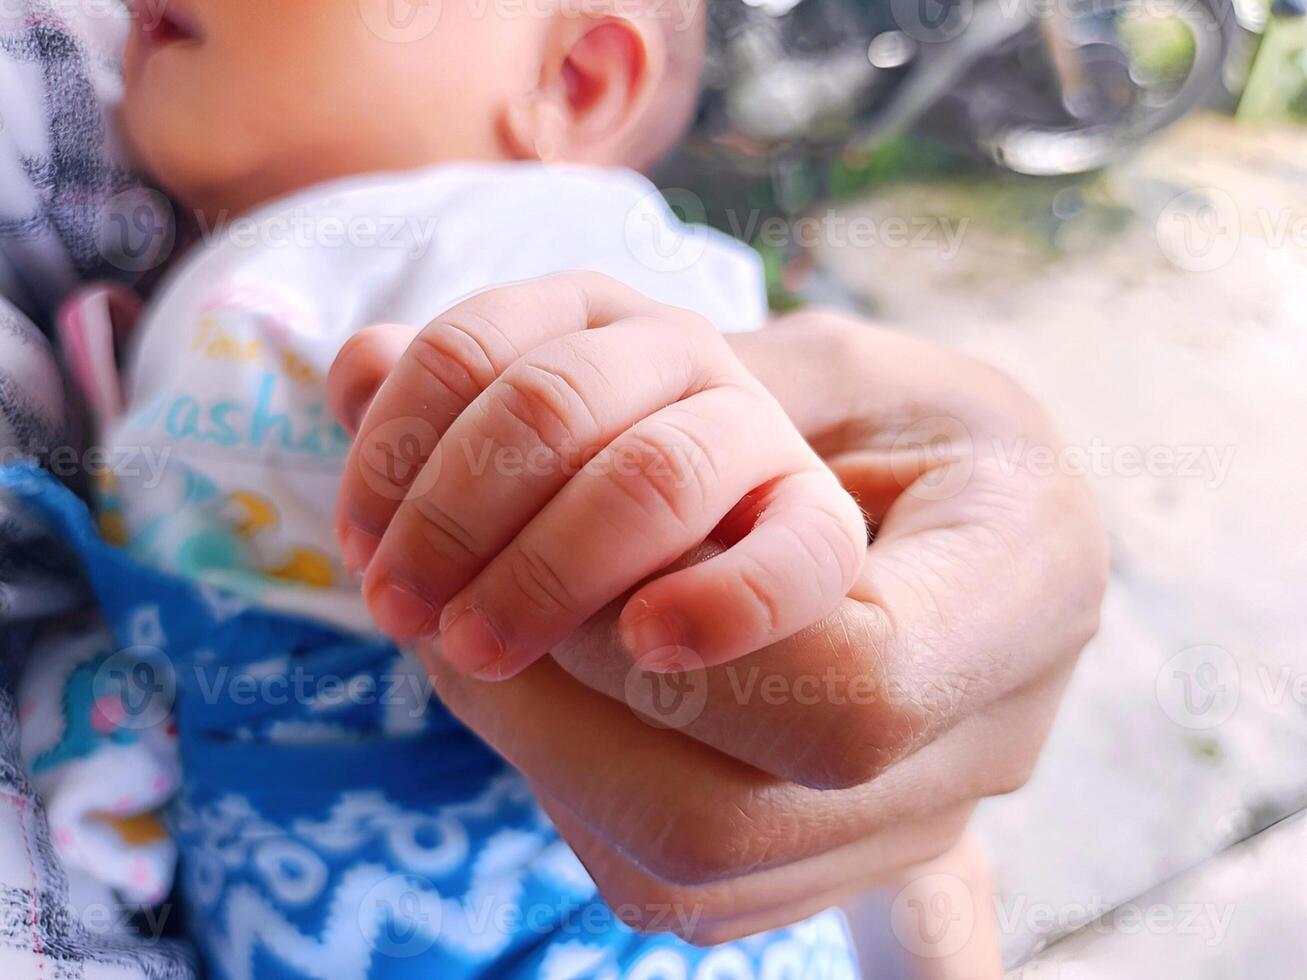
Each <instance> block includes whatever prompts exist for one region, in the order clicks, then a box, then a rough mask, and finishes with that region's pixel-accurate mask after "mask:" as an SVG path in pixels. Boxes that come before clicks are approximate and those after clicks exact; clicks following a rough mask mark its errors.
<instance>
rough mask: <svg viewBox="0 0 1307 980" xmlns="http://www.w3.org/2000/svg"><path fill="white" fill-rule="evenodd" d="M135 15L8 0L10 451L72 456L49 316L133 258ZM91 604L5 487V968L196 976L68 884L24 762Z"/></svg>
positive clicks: (0, 882) (106, 6)
mask: <svg viewBox="0 0 1307 980" xmlns="http://www.w3.org/2000/svg"><path fill="white" fill-rule="evenodd" d="M127 26H128V20H127V14H126V11H125V10H124V8H123V7H122V6H121V4H120V3H119V2H118V0H75V2H70V0H7V2H5V3H3V4H0V465H4V464H7V463H10V462H12V461H14V460H15V459H17V458H21V457H31V456H37V457H41V458H46V459H52V458H59V457H57V456H55V455H52V454H56V453H57V452H59V451H62V453H63V456H62V458H64V459H71V458H73V457H71V456H70V455H69V452H68V451H69V450H71V449H73V447H74V443H75V439H74V438H73V432H72V429H73V427H72V426H71V425H70V424H69V422H70V418H71V415H72V413H70V412H68V411H67V410H66V409H65V406H64V404H63V386H62V384H61V381H60V374H59V372H58V370H57V368H56V366H55V362H54V359H53V356H52V353H51V350H50V347H49V345H48V343H47V341H46V338H45V336H44V335H43V334H42V332H41V330H39V329H38V328H37V326H36V325H37V324H41V325H45V324H48V323H49V322H50V319H51V316H52V313H53V309H54V307H55V306H56V305H57V304H58V302H59V301H60V300H61V299H62V297H63V296H64V295H65V294H66V293H67V292H68V291H69V290H70V289H71V288H72V287H74V286H75V285H76V284H77V283H78V282H79V281H82V280H85V279H88V278H92V277H102V276H105V275H108V274H114V273H117V274H119V275H120V276H121V275H122V273H123V272H124V266H123V264H122V263H116V262H115V261H114V255H113V253H112V252H111V251H109V250H107V249H106V248H105V247H104V243H103V240H102V238H101V235H100V231H101V228H102V227H103V224H104V216H105V214H106V210H107V209H112V208H113V207H114V206H115V204H116V203H117V202H119V201H121V197H122V195H123V194H131V193H133V190H132V189H133V188H136V187H137V186H138V184H139V181H138V178H136V177H135V176H134V175H133V174H132V173H131V171H130V169H129V168H127V167H126V166H125V165H124V164H123V162H122V155H121V153H120V152H119V149H118V147H117V146H116V144H115V142H114V140H113V138H112V135H111V129H110V127H109V125H108V119H109V116H108V113H109V111H110V109H111V107H112V105H113V103H114V100H115V99H116V97H117V94H118V86H119V81H118V68H117V66H118V54H119V51H120V48H121V42H122V39H123V37H124V36H125V33H126V30H127ZM147 193H148V192H147ZM83 603H84V593H83V591H82V587H81V583H80V580H79V578H78V576H77V575H76V574H75V573H74V571H73V569H72V567H71V565H70V563H69V562H68V561H67V560H66V559H65V558H63V557H62V552H61V549H60V548H59V546H58V544H57V543H56V542H53V541H50V540H48V539H47V538H46V536H45V534H44V532H43V531H42V530H41V528H40V527H38V526H36V525H34V524H33V523H32V522H31V521H30V520H29V519H27V518H26V517H25V516H24V514H23V513H22V512H21V511H19V510H17V509H16V508H14V507H12V506H9V505H7V503H6V501H5V500H3V499H0V976H3V977H12V978H15V980H18V978H26V977H38V976H40V977H49V978H51V980H73V978H78V980H81V978H85V980H96V978H114V980H135V978H151V980H174V978H175V980H183V978H190V977H193V976H194V975H195V974H194V969H193V967H192V965H191V962H190V959H189V958H188V956H187V954H186V953H185V951H184V950H183V949H181V948H180V947H178V946H175V945H173V944H171V943H168V942H156V941H153V940H152V939H149V938H142V935H141V931H140V930H139V928H137V923H133V922H132V921H131V912H132V911H133V910H131V909H129V908H126V907H114V906H113V905H112V904H108V905H106V904H105V903H103V902H88V901H85V900H84V899H85V896H77V895H70V883H69V880H68V877H67V876H66V875H65V874H64V870H63V868H62V867H61V866H60V864H59V861H58V859H57V857H56V855H55V853H54V850H53V848H52V847H51V843H50V835H49V827H48V824H47V822H46V818H45V813H44V811H43V809H42V806H41V802H40V800H39V799H38V797H37V795H36V793H35V792H34V790H33V788H32V785H31V783H30V782H29V780H28V777H27V774H26V773H25V772H24V770H23V767H22V765H21V764H20V761H19V739H18V723H17V708H16V704H15V698H14V695H13V691H14V689H15V683H14V682H15V680H16V676H17V672H18V671H19V670H21V669H22V665H23V661H24V659H25V656H26V654H27V653H28V651H29V650H30V649H31V648H32V644H33V642H34V640H35V638H36V637H37V636H38V634H39V633H40V632H41V631H43V630H44V631H46V634H47V637H46V638H47V640H48V639H49V633H48V631H49V626H48V624H49V622H50V621H51V619H52V617H55V616H58V617H59V618H60V619H61V620H62V625H61V629H64V630H67V629H68V628H69V624H70V623H76V622H78V621H81V617H83V616H85V614H84V613H82V612H80V606H81V605H82V604H83ZM85 621H86V622H87V624H88V625H87V627H86V628H94V625H93V623H92V621H91V620H90V619H89V617H87V618H86V620H85ZM154 921H156V922H157V921H159V919H158V918H157V917H156V918H155V920H154ZM146 931H149V930H148V929H147V930H146Z"/></svg>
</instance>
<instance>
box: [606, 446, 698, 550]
mask: <svg viewBox="0 0 1307 980" xmlns="http://www.w3.org/2000/svg"><path fill="white" fill-rule="evenodd" d="M697 455H698V454H697V453H696V452H694V451H691V450H689V449H687V447H686V446H685V444H684V442H683V441H682V440H680V439H679V438H676V437H675V436H674V435H673V434H672V433H671V432H670V430H666V429H664V428H662V427H655V426H652V425H648V426H645V427H644V428H643V431H636V432H632V433H630V434H628V436H627V437H626V439H624V440H623V441H622V443H621V444H620V445H619V446H617V447H615V448H614V450H613V451H612V452H610V453H609V458H608V459H607V461H606V462H607V466H606V473H605V475H606V476H607V478H608V481H609V483H610V484H611V486H612V487H613V488H614V489H615V490H617V491H618V492H619V493H620V494H621V495H622V496H623V497H624V498H626V499H627V500H629V501H630V502H631V503H633V504H634V505H635V506H636V508H637V509H638V510H639V511H640V513H641V514H642V515H646V516H653V515H660V516H670V517H671V518H672V519H673V520H674V521H675V522H676V523H677V524H679V525H681V526H688V525H689V524H691V523H692V522H693V519H694V516H695V515H696V514H697V513H698V512H699V510H700V509H702V507H703V504H704V502H705V500H706V496H707V478H706V477H705V475H704V473H703V469H704V467H703V466H702V465H701V464H696V461H695V456H697Z"/></svg>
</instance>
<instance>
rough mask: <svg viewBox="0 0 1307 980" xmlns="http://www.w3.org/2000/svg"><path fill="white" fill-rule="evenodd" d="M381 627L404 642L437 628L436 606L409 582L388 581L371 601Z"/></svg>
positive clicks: (371, 606)
mask: <svg viewBox="0 0 1307 980" xmlns="http://www.w3.org/2000/svg"><path fill="white" fill-rule="evenodd" d="M368 608H369V609H370V610H371V611H372V618H373V619H375V620H376V621H377V625H378V626H380V627H381V629H382V631H383V632H385V633H386V634H388V635H389V636H390V637H391V638H392V639H394V640H398V641H400V642H401V643H402V642H404V641H406V640H412V639H414V638H416V637H419V636H426V635H427V634H429V633H433V632H435V628H436V608H435V606H433V605H432V604H431V603H429V602H427V600H426V599H423V598H422V597H421V596H420V595H418V594H417V593H416V592H414V591H413V590H412V589H410V588H408V587H407V586H403V585H399V584H398V583H396V582H387V583H386V584H385V585H382V586H381V587H380V588H378V589H377V590H376V591H375V592H374V593H373V594H372V598H371V599H370V600H369V601H368Z"/></svg>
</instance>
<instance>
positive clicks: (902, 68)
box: [662, 0, 1307, 980]
mask: <svg viewBox="0 0 1307 980" xmlns="http://www.w3.org/2000/svg"><path fill="white" fill-rule="evenodd" d="M1298 2H1299V0H1292V2H1286V3H1281V2H1279V0H1277V3H1276V4H1275V5H1272V6H1267V4H1266V3H1265V2H1264V0H876V2H874V3H873V2H871V0H798V2H794V0H750V2H749V3H729V4H728V3H719V4H718V5H717V8H716V9H715V11H714V20H715V23H714V31H715V42H714V54H713V57H712V63H711V64H710V70H709V87H710V97H709V99H708V100H707V102H706V103H705V106H704V108H703V111H702V113H701V117H700V120H699V125H698V129H697V136H696V138H695V139H694V140H693V141H692V142H691V144H690V145H689V146H688V147H687V148H686V150H685V151H684V152H683V153H682V154H681V156H680V157H678V158H677V159H676V160H674V161H672V162H671V163H670V164H669V165H668V167H667V170H666V172H665V173H664V174H663V175H662V181H663V185H664V186H666V187H669V188H672V189H671V190H669V191H668V192H667V193H668V197H669V199H670V200H671V201H672V203H673V205H674V206H675V207H676V208H677V209H678V210H680V211H681V212H682V214H683V216H684V217H686V218H688V219H690V220H698V221H707V222H711V223H714V224H718V225H720V226H721V227H723V228H725V229H726V230H728V231H730V232H731V233H732V234H735V235H737V236H739V237H742V238H744V239H746V240H749V241H752V242H753V244H754V245H755V246H756V247H757V248H758V249H759V250H760V251H761V252H762V254H763V255H764V257H765V258H766V260H767V264H768V269H769V272H770V280H771V288H772V294H773V301H774V303H775V304H776V305H777V306H778V307H780V308H785V307H788V306H793V305H797V304H802V303H812V302H821V303H827V302H833V303H837V304H840V305H845V306H852V307H854V308H856V309H858V310H860V311H862V312H863V313H865V314H867V315H870V316H872V317H874V318H876V319H878V320H880V321H881V322H884V323H886V324H888V325H891V326H893V327H895V328H897V329H901V330H905V331H910V332H913V333H917V334H920V335H922V336H924V337H928V338H930V339H932V340H935V341H940V342H943V343H946V344H949V345H952V346H954V347H957V348H960V349H962V350H964V351H966V352H967V353H969V354H972V355H974V356H976V357H979V358H982V359H984V360H986V361H989V362H991V363H993V364H995V365H997V366H999V367H1001V368H1003V369H1004V370H1006V371H1008V372H1009V373H1011V374H1013V375H1014V376H1016V377H1017V378H1018V379H1020V380H1021V381H1022V382H1023V383H1024V384H1025V385H1026V386H1027V387H1028V388H1029V389H1030V390H1031V391H1033V392H1034V393H1035V394H1036V395H1037V396H1038V397H1040V398H1041V399H1042V400H1043V401H1044V403H1045V404H1046V405H1047V406H1048V407H1049V409H1050V411H1051V412H1052V414H1053V415H1054V416H1055V418H1056V420H1057V421H1058V423H1059V425H1060V427H1061V429H1062V432H1063V434H1064V435H1065V437H1066V438H1067V441H1068V443H1069V446H1070V449H1069V450H1068V453H1067V454H1066V456H1065V458H1064V459H1062V460H1058V461H1057V463H1056V465H1062V466H1069V467H1074V468H1076V469H1077V471H1079V472H1083V473H1085V474H1086V476H1087V477H1088V478H1089V480H1090V481H1091V483H1092V485H1093V487H1094V489H1095V490H1096V492H1097V495H1098V499H1099V501H1100V503H1101V506H1102V508H1103V510H1104V512H1105V514H1106V518H1107V522H1108V525H1109V528H1110V531H1111V534H1112V539H1113V551H1114V558H1113V579H1112V586H1111V588H1110V591H1109V595H1108V598H1107V606H1106V614H1105V618H1104V623H1103V629H1102V631H1101V633H1100V635H1099V636H1098V638H1097V639H1096V640H1095V641H1094V642H1093V644H1092V645H1091V646H1090V648H1089V649H1088V650H1087V651H1086V653H1085V655H1084V657H1083V659H1082V661H1081V665H1080V667H1079V669H1078V671H1077V674H1076V676H1075V679H1074V681H1073V684H1072V687H1071V690H1070V692H1069V694H1068V697H1067V700H1066V702H1065V705H1064V707H1063V710H1062V714H1061V717H1060V719H1059V723H1058V725H1057V727H1056V729H1055V731H1054V735H1053V738H1052V741H1051V742H1050V744H1049V746H1048V749H1047V751H1046V752H1045V755H1044V757H1043V760H1042V763H1041V766H1040V769H1039V771H1038V773H1037V774H1036V777H1035V779H1034V780H1033V781H1032V783H1031V784H1030V785H1029V786H1028V787H1027V788H1026V789H1024V790H1022V791H1021V792H1019V793H1017V794H1014V795H1012V796H1009V797H1006V798H1003V799H999V800H994V801H990V802H988V803H987V804H986V805H984V806H983V807H982V809H981V811H980V813H979V816H978V820H977V827H978V831H979V834H980V836H981V838H982V839H983V842H984V844H985V846H986V848H987V850H988V853H989V855H990V858H991V861H992V863H993V868H994V874H995V878H996V883H997V890H998V896H997V914H998V920H999V929H1000V932H1001V935H1002V942H1003V947H1004V955H1005V959H1006V962H1007V964H1008V966H1009V968H1010V969H1011V971H1012V974H1011V975H1013V976H1018V977H1023V978H1041V980H1043V978H1059V980H1088V978H1099V977H1111V978H1133V977H1139V978H1145V977H1146V978H1156V977H1167V978H1170V977H1179V978H1241V977H1256V978H1260V980H1266V978H1280V977H1284V978H1298V977H1302V976H1307V817H1304V814H1303V808H1304V805H1305V804H1307V517H1305V516H1304V512H1305V508H1307V451H1304V448H1303V441H1302V438H1301V437H1302V434H1303V429H1304V427H1307V19H1305V18H1303V17H1302V16H1301V15H1302V13H1303V10H1302V8H1301V7H1300V6H1298ZM880 911H881V913H882V914H883V909H881V910H880ZM855 918H857V910H855ZM874 919H875V915H874V914H870V913H869V914H868V915H867V916H866V917H865V919H864V920H862V921H861V922H860V923H859V927H860V928H863V929H866V930H872V929H874V928H876V927H875V926H874V925H873V924H872V923H873V921H874ZM880 928H883V927H880ZM874 975H875V976H881V974H880V973H874Z"/></svg>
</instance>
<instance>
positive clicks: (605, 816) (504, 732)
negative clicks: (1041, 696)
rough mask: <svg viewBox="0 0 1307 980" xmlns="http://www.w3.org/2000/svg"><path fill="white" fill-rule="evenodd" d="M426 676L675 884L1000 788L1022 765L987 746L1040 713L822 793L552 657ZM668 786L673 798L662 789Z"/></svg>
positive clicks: (585, 815) (805, 853)
mask: <svg viewBox="0 0 1307 980" xmlns="http://www.w3.org/2000/svg"><path fill="white" fill-rule="evenodd" d="M431 668H432V672H433V676H434V677H435V679H436V683H437V690H438V692H439V693H440V696H441V698H442V701H443V702H444V703H445V704H446V705H447V706H448V707H449V708H450V709H451V710H452V711H453V712H454V713H455V714H456V715H457V716H458V717H459V718H461V719H462V720H463V721H464V722H465V723H466V724H467V725H468V726H469V727H470V728H472V729H473V730H474V731H476V732H477V733H478V735H480V736H481V737H482V738H483V739H485V740H486V741H487V742H488V743H489V744H490V745H491V746H493V747H494V748H495V749H496V750H497V751H498V752H499V753H500V754H501V755H503V756H504V757H505V758H506V759H507V760H508V761H509V762H510V763H512V764H513V765H514V766H515V767H516V768H518V769H519V770H520V771H522V772H523V773H524V774H525V775H526V776H527V778H528V779H530V780H532V782H534V783H536V784H538V785H539V786H541V787H542V788H544V789H545V790H546V791H547V792H548V793H549V794H550V795H552V796H553V797H554V798H555V799H559V800H567V801H568V806H569V808H570V809H571V810H572V811H573V812H574V813H576V814H577V815H578V816H579V817H580V819H582V820H583V821H584V822H585V823H586V825H587V826H588V827H589V828H590V829H591V831H593V832H594V833H595V834H596V835H597V836H599V837H600V838H602V839H603V840H604V841H606V842H608V844H609V845H610V846H612V847H614V848H616V849H617V850H618V851H620V852H621V853H622V854H624V855H626V856H627V857H628V858H629V859H630V860H631V861H633V862H634V863H635V864H636V865H638V866H639V867H640V868H641V869H642V870H643V871H645V872H646V873H648V874H650V875H652V876H654V877H656V878H659V879H661V880H663V881H668V882H672V883H675V884H681V885H702V884H708V883H711V882H715V881H721V880H723V879H728V878H735V877H739V876H741V875H743V874H752V873H755V872H760V871H764V870H766V869H769V868H775V867H781V866H784V865H789V864H793V863H794V862H796V861H800V860H804V859H807V858H811V857H815V856H817V855H820V854H824V853H827V852H829V851H832V850H834V849H836V848H838V847H842V846H845V845H848V844H851V843H854V842H856V841H859V840H862V839H863V838H866V837H868V836H870V835H871V834H874V833H877V832H879V831H883V830H886V829H888V828H889V827H892V826H894V825H895V824H896V823H899V822H903V821H916V820H920V819H922V817H923V816H926V815H929V814H933V813H937V812H940V811H943V810H947V809H949V808H951V807H954V806H957V805H961V804H966V803H968V802H970V801H974V800H976V799H979V798H980V797H983V796H987V795H993V794H994V793H999V792H1005V791H1007V790H1009V789H1011V788H1014V786H1015V785H1017V784H1018V783H1019V781H1021V780H1023V779H1024V778H1025V776H1026V774H1027V772H1028V770H1025V771H1020V772H1013V771H1009V770H1008V768H1007V765H1008V761H1007V759H1006V758H1002V759H997V760H996V759H995V758H994V752H993V745H994V743H995V740H996V739H997V738H1009V739H1010V738H1013V737H1015V736H1020V735H1022V734H1023V733H1024V732H1025V731H1029V730H1034V729H1039V727H1040V725H1039V717H1038V716H1037V717H1036V719H1035V721H1034V722H1033V723H1032V720H1031V718H1030V717H1029V716H1028V714H1024V713H1022V712H1021V711H1019V710H1014V711H1013V712H1012V713H1011V715H1010V716H1009V717H1001V718H996V719H993V720H989V719H986V718H985V717H984V716H983V715H981V716H973V717H972V718H970V719H968V720H967V721H966V722H964V723H962V724H961V725H959V726H958V727H957V729H956V730H955V731H952V732H949V733H947V734H945V735H944V736H942V737H940V738H938V739H936V740H935V741H934V742H932V743H931V744H929V745H927V746H925V747H924V748H922V749H921V750H919V751H918V752H916V753H914V754H912V755H911V756H909V757H908V758H906V759H904V760H903V761H902V762H901V763H899V764H898V765H895V766H892V767H891V768H889V769H888V770H887V771H886V772H885V773H884V774H883V775H882V776H881V777H880V778H878V779H876V780H874V781H872V782H870V783H868V784H866V785H863V786H859V787H856V788H852V789H846V790H834V791H820V790H811V789H806V788H804V787H802V786H797V785H794V784H792V783H788V782H786V781H785V780H782V779H777V778H776V777H774V776H771V775H768V774H767V773H764V772H762V771H760V770H758V769H755V768H753V767H752V766H748V765H746V764H744V763H742V762H740V761H738V760H736V759H733V758H731V757H729V756H727V755H725V754H723V753H720V752H718V751H716V750H715V749H713V748H710V747H709V746H707V745H704V744H702V743H700V742H698V741H696V740H694V739H693V738H690V737H687V736H685V735H683V734H682V733H680V732H678V731H674V730H667V729H662V728H657V727H653V726H651V725H649V724H648V723H646V722H645V721H644V720H641V719H640V718H638V717H637V716H636V715H635V714H634V712H632V711H631V709H630V708H628V707H627V706H626V705H624V704H622V703H620V702H617V701H614V700H612V699H610V698H608V697H607V696H605V695H603V694H600V693H598V692H596V691H593V690H591V689H589V688H588V687H586V686H585V685H583V684H580V683H578V682H577V681H576V680H575V679H574V678H572V677H570V675H568V674H567V673H566V672H565V671H564V670H563V669H562V668H561V667H560V666H559V665H558V664H557V663H555V662H554V661H553V660H552V659H549V658H546V659H544V660H541V661H539V662H538V663H536V664H535V665H533V666H532V667H531V668H529V669H528V670H527V671H525V672H524V673H523V674H521V675H519V676H518V677H517V678H514V679H512V680H509V681H507V682H504V683H500V684H487V683H485V682H483V681H478V680H476V679H474V678H470V677H468V676H467V675H465V674H462V673H461V672H459V671H456V670H454V669H452V668H450V667H448V666H447V665H441V664H440V662H439V660H438V658H437V659H435V660H433V662H432V663H431ZM596 732H602V733H603V735H602V737H601V738H596V737H595V733H596ZM1042 737H1043V733H1042V731H1035V732H1034V735H1033V736H1032V738H1034V739H1035V740H1036V742H1037V741H1039V740H1042ZM615 760H620V761H619V764H616V765H615V764H614V761H615ZM595 772H603V773H604V774H605V778H604V779H603V780H596V779H595V778H594V773H595ZM669 785H675V786H676V787H677V792H676V793H668V792H667V787H668V786H669Z"/></svg>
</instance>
